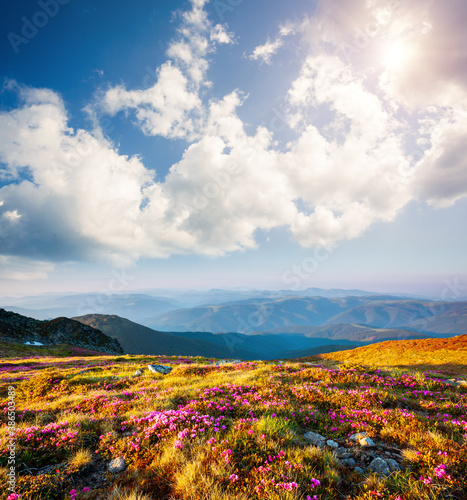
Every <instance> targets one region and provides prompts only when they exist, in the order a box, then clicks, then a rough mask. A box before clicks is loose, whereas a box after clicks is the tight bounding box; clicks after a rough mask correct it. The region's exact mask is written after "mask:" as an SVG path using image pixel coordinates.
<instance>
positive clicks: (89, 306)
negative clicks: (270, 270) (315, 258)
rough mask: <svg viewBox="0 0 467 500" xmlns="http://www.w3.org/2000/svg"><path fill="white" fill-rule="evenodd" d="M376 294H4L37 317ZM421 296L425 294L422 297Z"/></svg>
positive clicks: (136, 315)
mask: <svg viewBox="0 0 467 500" xmlns="http://www.w3.org/2000/svg"><path fill="white" fill-rule="evenodd" d="M370 295H374V294H372V293H371V292H365V291H363V290H343V289H330V290H326V289H322V288H308V289H306V290H300V291H294V290H277V291H271V290H220V289H213V290H207V291H200V290H169V289H154V290H144V291H140V292H131V293H125V292H123V291H122V292H111V291H109V290H103V291H102V292H100V293H62V294H51V293H47V294H41V295H36V296H26V297H19V298H18V297H1V298H0V305H2V306H3V307H4V308H6V309H8V310H10V311H13V312H17V313H19V314H24V315H26V316H31V317H33V318H36V319H41V320H42V319H51V318H56V317H58V316H66V317H72V316H82V315H84V314H116V315H118V316H122V317H124V318H128V319H130V320H131V321H136V322H139V323H143V322H144V324H147V322H146V321H145V320H147V319H148V318H153V317H155V316H157V315H159V314H162V313H165V312H168V311H174V310H177V309H186V308H192V307H199V306H204V305H215V304H222V303H227V302H235V301H242V300H253V299H261V300H263V299H269V300H276V299H280V298H282V297H325V298H339V297H340V298H344V297H364V296H370ZM420 298H421V297H420Z"/></svg>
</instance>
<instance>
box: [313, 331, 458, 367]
mask: <svg viewBox="0 0 467 500" xmlns="http://www.w3.org/2000/svg"><path fill="white" fill-rule="evenodd" d="M320 358H322V359H326V360H333V361H339V362H341V363H353V364H357V365H364V366H368V367H417V368H419V369H428V368H430V367H432V368H433V367H434V368H447V369H449V370H451V371H453V372H456V373H464V374H467V335H460V336H458V337H452V338H449V339H424V340H401V341H393V342H382V343H379V344H372V345H369V346H365V347H358V348H357V349H352V350H351V351H342V352H336V353H329V354H322V355H321V356H320Z"/></svg>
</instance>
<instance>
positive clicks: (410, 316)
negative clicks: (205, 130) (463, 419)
mask: <svg viewBox="0 0 467 500" xmlns="http://www.w3.org/2000/svg"><path fill="white" fill-rule="evenodd" d="M300 293H301V295H296V292H293V291H290V290H281V291H274V292H271V291H269V292H264V291H262V292H261V291H255V290H233V291H230V290H209V291H207V292H198V291H183V292H179V291H168V290H153V291H145V293H138V294H136V293H131V294H123V293H122V294H113V295H112V294H110V295H109V296H106V295H105V294H100V295H99V294H94V295H93V294H75V295H43V296H37V297H23V298H21V299H12V298H10V299H5V302H6V305H5V306H4V307H5V309H10V310H11V309H13V310H16V311H17V312H19V313H21V314H22V315H20V314H18V313H16V314H15V313H13V312H7V311H5V310H3V312H2V315H3V319H4V320H5V318H6V316H7V315H10V316H9V320H8V322H7V323H8V325H7V326H5V324H2V323H1V321H0V338H1V339H2V340H5V339H7V340H8V339H10V340H9V341H13V340H11V339H13V338H16V339H18V338H19V339H20V340H19V341H20V342H21V341H23V344H24V342H25V341H33V342H39V343H47V344H56V343H59V342H66V341H67V339H68V337H70V339H71V342H69V343H71V344H72V345H79V344H77V342H81V341H83V339H84V343H85V344H86V343H87V344H86V345H83V344H81V346H82V347H87V348H91V349H93V347H91V344H90V341H91V340H92V338H94V341H96V342H98V343H102V342H104V343H105V342H108V341H110V340H112V342H115V344H114V348H117V347H116V346H117V345H118V348H120V346H121V348H122V349H123V351H124V352H125V353H129V354H161V355H172V354H173V355H186V356H209V357H215V358H241V359H279V358H293V357H300V356H307V355H312V353H318V352H331V351H335V350H339V349H347V348H354V347H359V346H363V345H368V344H372V343H376V342H382V341H385V340H406V339H424V338H429V337H448V336H454V335H459V334H464V333H467V302H441V301H430V300H419V299H414V298H407V297H400V296H391V295H372V294H368V293H367V292H364V291H360V290H351V291H345V290H337V289H336V290H328V291H323V290H321V289H308V290H304V291H301V292H300ZM317 294H321V295H317ZM323 295H327V296H323ZM232 299H238V300H232ZM2 300H3V299H2ZM207 300H210V301H211V302H210V303H204V301H207ZM13 304H16V305H13ZM180 306H182V307H180ZM186 306H190V307H186ZM87 308H91V309H93V308H94V309H98V311H99V312H93V313H92V314H81V312H82V311H83V310H85V311H86V310H87ZM29 311H32V312H34V314H35V315H36V316H35V317H34V316H33V318H35V319H33V318H25V319H24V320H22V319H21V318H23V317H25V316H29V314H26V313H27V312H29ZM57 311H58V312H61V313H65V312H66V313H68V315H69V316H72V317H73V319H72V320H70V319H67V318H64V317H60V318H58V319H53V320H46V319H41V320H39V319H37V317H39V318H42V317H43V316H46V315H47V316H48V315H51V317H54V313H55V312H57ZM31 315H32V314H31ZM60 316H63V314H60ZM12 318H13V319H14V321H13V320H12ZM135 318H136V319H135ZM0 320H1V317H0ZM13 324H16V326H15V328H16V330H14V328H13V326H12V325H13ZM80 324H81V325H82V324H85V325H87V326H86V328H89V330H81V329H80V328H78V327H77V326H76V325H80ZM13 330H14V331H13ZM12 332H13V333H14V335H13V334H12ZM21 332H22V333H21ZM47 332H48V333H47ZM51 332H55V333H51ZM23 333H24V335H23ZM22 335H23V336H22ZM93 336H94V337H93ZM99 336H100V337H99ZM98 338H99V339H100V340H99V341H97V340H96V339H98ZM105 338H106V339H107V341H105ZM73 342H74V343H73ZM109 345H110V344H109ZM107 347H108V346H107ZM110 348H112V347H110ZM96 350H99V349H96Z"/></svg>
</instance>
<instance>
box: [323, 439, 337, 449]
mask: <svg viewBox="0 0 467 500" xmlns="http://www.w3.org/2000/svg"><path fill="white" fill-rule="evenodd" d="M326 444H327V445H328V446H330V447H331V448H339V445H338V444H337V443H336V442H335V441H333V440H332V439H328V440H327V441H326Z"/></svg>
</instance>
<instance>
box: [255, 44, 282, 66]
mask: <svg viewBox="0 0 467 500" xmlns="http://www.w3.org/2000/svg"><path fill="white" fill-rule="evenodd" d="M282 45H283V40H282V39H281V38H276V39H275V40H268V41H267V42H266V43H265V44H263V45H258V47H256V48H255V49H254V50H253V52H252V53H251V54H250V55H249V56H248V57H249V59H251V60H252V61H261V62H263V63H266V64H271V63H272V56H273V55H275V54H276V53H277V51H278V50H279V49H280V48H281V47H282Z"/></svg>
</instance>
